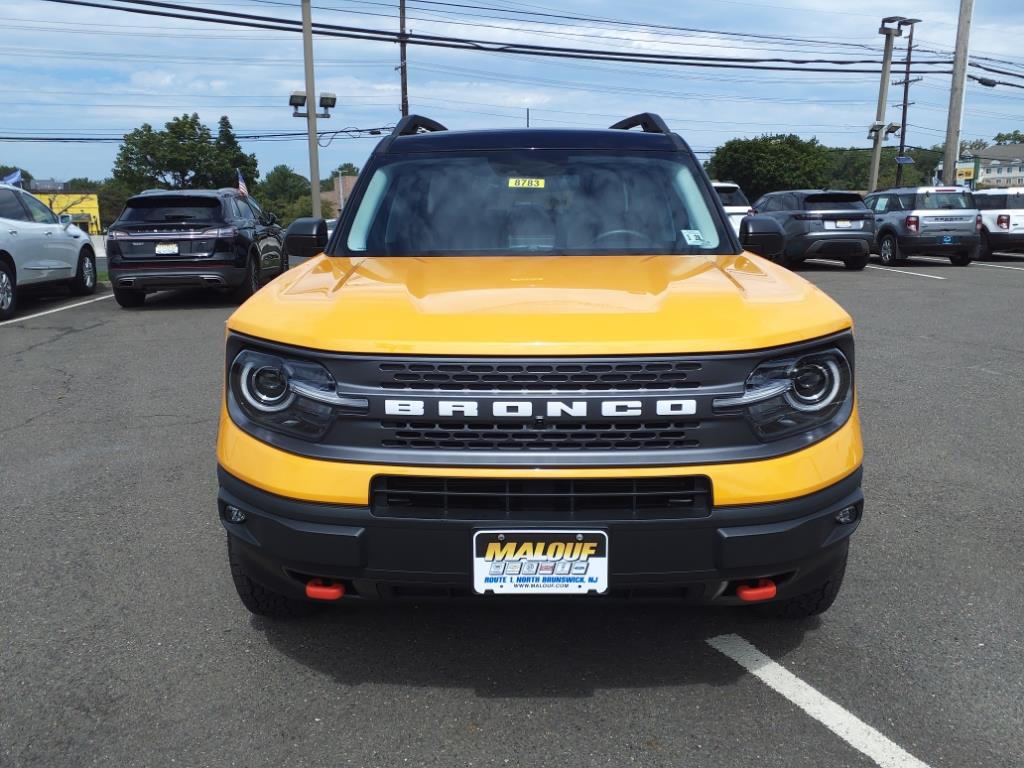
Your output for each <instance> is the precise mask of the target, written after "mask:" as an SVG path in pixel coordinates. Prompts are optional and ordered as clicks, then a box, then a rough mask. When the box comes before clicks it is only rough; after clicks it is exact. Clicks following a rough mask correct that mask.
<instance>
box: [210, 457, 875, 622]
mask: <svg viewBox="0 0 1024 768" xmlns="http://www.w3.org/2000/svg"><path fill="white" fill-rule="evenodd" d="M218 474H219V479H220V492H219V495H218V506H219V509H220V513H221V520H222V522H223V524H224V527H225V528H226V529H227V532H228V535H229V536H232V537H233V539H234V543H235V545H236V546H235V551H236V553H237V555H238V557H239V558H241V560H242V562H243V564H244V565H245V568H246V570H247V572H248V573H249V574H250V576H251V577H252V578H254V579H255V580H257V581H259V582H261V583H263V584H264V585H265V586H267V587H269V588H270V589H273V590H275V591H277V592H280V593H282V594H285V595H288V596H291V597H294V598H303V597H304V595H305V591H304V586H305V582H306V581H308V580H309V579H310V578H315V577H323V578H328V579H333V580H338V581H341V582H343V583H344V584H345V586H346V595H347V596H346V598H345V599H349V597H353V598H402V597H408V598H424V597H472V596H473V591H472V557H471V542H472V536H473V532H474V531H476V530H481V529H486V528H501V529H508V528H533V529H536V528H553V529H562V530H564V529H565V528H566V525H565V524H564V523H560V524H554V523H551V522H538V523H533V522H529V521H517V522H516V524H514V525H510V524H508V523H500V524H498V523H494V522H475V521H466V520H416V519H394V518H378V517H375V516H374V515H373V514H372V512H371V509H370V507H369V506H367V505H342V504H325V503H317V502H309V501H300V500H296V499H290V498H286V497H282V496H278V495H274V494H271V493H267V492H265V491H263V490H260V489H259V488H257V487H255V486H253V485H250V484H249V483H246V482H243V481H242V480H240V479H239V478H237V477H235V476H233V475H232V474H230V473H229V472H227V471H226V470H225V469H224V468H223V467H220V468H219V470H218ZM860 481H861V470H860V469H859V468H858V469H856V470H855V471H854V472H852V474H849V475H847V476H846V477H845V478H843V479H841V480H840V481H838V482H836V483H834V484H832V485H830V486H829V487H826V488H824V489H822V490H819V491H817V492H814V493H811V494H808V495H805V496H801V497H798V498H794V499H790V500H785V501H777V502H772V503H765V504H747V505H739V506H718V505H714V506H713V507H712V510H711V514H710V515H709V516H707V517H702V518H698V519H677V520H642V521H641V520H632V521H623V522H617V521H612V522H606V523H601V524H598V525H587V526H586V527H587V528H588V529H594V528H599V529H602V530H605V531H607V533H608V537H609V551H610V552H611V558H610V562H609V574H610V592H609V595H608V596H609V597H669V598H675V599H682V600H686V601H689V602H697V603H707V602H715V603H724V604H728V603H740V602H741V601H740V600H739V598H737V597H736V596H735V586H736V583H737V582H742V581H749V580H753V579H758V578H767V577H770V578H772V579H773V580H774V581H775V582H776V584H777V586H778V597H779V598H786V597H788V596H792V595H796V594H800V593H801V592H804V591H806V590H807V589H809V588H810V587H811V586H812V585H813V584H814V583H816V582H817V581H819V580H820V579H821V578H822V575H823V574H825V573H828V572H829V571H830V570H831V569H835V568H836V567H837V566H838V564H839V563H840V562H841V561H842V559H843V558H844V557H845V556H846V548H847V546H848V539H849V536H850V534H852V533H853V531H854V530H855V529H856V528H857V525H858V523H859V520H860V514H859V513H860V511H861V509H862V508H863V494H862V492H861V488H860ZM228 504H230V505H233V506H235V507H238V508H239V509H241V510H243V511H244V512H245V513H246V519H245V522H243V523H230V522H227V521H226V520H225V512H224V510H225V505H228ZM850 506H855V507H856V508H857V511H858V514H857V516H856V520H855V522H852V523H847V524H840V523H838V522H837V521H836V519H835V515H836V512H838V511H839V510H841V509H845V508H846V507H850ZM570 527H571V526H570ZM485 599H494V598H485ZM498 599H500V598H498ZM511 599H529V598H511ZM584 599H591V598H584Z"/></svg>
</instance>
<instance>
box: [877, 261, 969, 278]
mask: <svg viewBox="0 0 1024 768" xmlns="http://www.w3.org/2000/svg"><path fill="white" fill-rule="evenodd" d="M867 268H868V269H881V270H883V271H885V272H899V273H900V274H901V275H915V276H916V277H927V278H931V279H932V280H948V279H949V278H948V277H939V276H938V275H926V274H924V273H923V272H909V271H907V270H905V269H894V268H893V267H880V266H878V265H877V264H868V265H867Z"/></svg>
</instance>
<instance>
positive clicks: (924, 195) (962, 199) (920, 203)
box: [914, 192, 975, 211]
mask: <svg viewBox="0 0 1024 768" xmlns="http://www.w3.org/2000/svg"><path fill="white" fill-rule="evenodd" d="M914 207H915V208H918V209H920V210H926V211H930V210H942V209H948V208H959V209H963V208H974V207H975V205H974V199H973V198H972V197H971V195H969V194H967V193H966V192H919V193H918V195H917V205H915V206H914Z"/></svg>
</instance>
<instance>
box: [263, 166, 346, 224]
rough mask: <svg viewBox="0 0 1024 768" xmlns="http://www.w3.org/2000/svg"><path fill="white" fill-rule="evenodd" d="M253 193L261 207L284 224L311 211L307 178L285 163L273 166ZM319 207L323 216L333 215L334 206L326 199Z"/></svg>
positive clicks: (307, 214)
mask: <svg viewBox="0 0 1024 768" xmlns="http://www.w3.org/2000/svg"><path fill="white" fill-rule="evenodd" d="M255 194H257V195H259V198H260V203H261V204H262V205H263V208H264V209H265V210H267V211H271V212H273V213H275V214H276V215H277V217H278V218H279V219H280V220H281V222H282V223H283V224H284V225H285V226H287V225H288V224H290V223H291V222H292V221H294V220H295V219H297V218H299V217H301V216H309V215H311V214H312V211H313V202H312V200H311V197H310V190H309V179H307V178H306V177H305V176H302V175H300V174H298V173H296V172H295V171H293V170H292V169H291V168H289V167H288V166H287V165H278V166H275V167H274V169H273V170H271V171H270V173H268V174H267V176H266V178H264V179H263V181H262V182H260V185H259V187H258V188H257V189H256V191H255ZM321 207H322V208H323V216H324V218H330V217H331V216H333V215H334V206H332V205H330V203H329V202H328V201H323V202H322V203H321Z"/></svg>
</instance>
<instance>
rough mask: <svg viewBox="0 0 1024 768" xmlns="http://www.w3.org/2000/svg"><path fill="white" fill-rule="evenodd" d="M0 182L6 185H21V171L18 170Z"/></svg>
mask: <svg viewBox="0 0 1024 768" xmlns="http://www.w3.org/2000/svg"><path fill="white" fill-rule="evenodd" d="M0 182H2V183H4V184H13V185H20V184H21V169H20V168H18V169H17V170H16V171H14V173H9V174H7V175H6V176H4V177H3V178H2V179H0Z"/></svg>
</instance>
